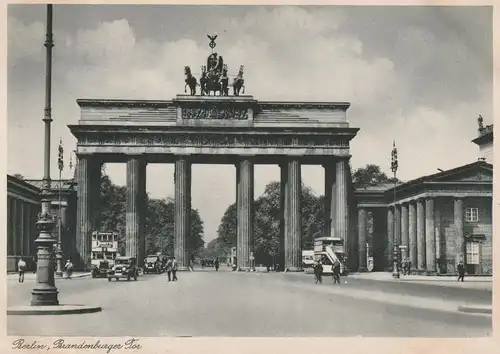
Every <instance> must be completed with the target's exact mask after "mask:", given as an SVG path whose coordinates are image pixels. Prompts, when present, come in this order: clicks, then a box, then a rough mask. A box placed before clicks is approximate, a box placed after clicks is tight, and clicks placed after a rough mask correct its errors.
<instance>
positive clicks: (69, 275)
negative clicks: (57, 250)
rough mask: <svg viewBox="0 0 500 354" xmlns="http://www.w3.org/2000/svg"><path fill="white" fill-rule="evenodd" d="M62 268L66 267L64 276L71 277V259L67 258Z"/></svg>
mask: <svg viewBox="0 0 500 354" xmlns="http://www.w3.org/2000/svg"><path fill="white" fill-rule="evenodd" d="M64 268H65V269H66V278H67V279H71V275H72V274H73V263H72V262H71V259H69V258H68V260H67V261H66V265H65V266H64Z"/></svg>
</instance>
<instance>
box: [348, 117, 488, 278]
mask: <svg viewBox="0 0 500 354" xmlns="http://www.w3.org/2000/svg"><path fill="white" fill-rule="evenodd" d="M473 142H474V143H476V144H478V145H479V153H480V156H479V158H478V160H477V161H476V162H472V163H470V164H467V165H463V166H459V167H456V168H453V169H450V170H447V171H441V172H439V173H436V174H432V175H428V176H423V177H420V178H417V179H414V180H411V181H408V182H405V183H402V184H399V185H397V186H396V187H395V189H396V190H395V192H396V199H395V201H394V185H392V184H388V185H377V186H368V187H366V188H358V189H356V190H355V193H354V194H355V196H354V199H355V204H356V205H357V209H358V212H357V219H358V227H357V234H356V235H355V236H354V237H355V238H357V241H356V242H353V244H356V245H357V249H356V251H357V257H356V258H357V259H356V260H355V261H356V263H357V267H358V268H359V269H360V270H362V271H363V270H365V269H366V264H365V261H364V259H365V258H366V256H365V254H366V248H365V247H366V241H365V240H369V241H370V242H371V245H370V244H368V248H370V249H372V251H373V254H372V255H373V257H374V266H375V267H374V268H375V270H388V271H390V270H392V260H393V244H394V240H396V243H397V245H398V246H399V247H398V248H399V250H398V254H399V257H400V259H403V258H406V257H409V259H410V260H411V263H412V268H413V271H415V272H417V273H421V274H454V273H456V264H457V263H458V261H459V260H463V261H464V263H465V265H466V269H467V272H468V274H478V275H479V274H492V271H493V266H492V203H493V200H492V194H493V164H492V161H493V125H490V126H487V127H485V128H483V129H480V130H479V136H478V137H477V138H476V139H474V140H473ZM368 218H370V219H371V220H373V232H372V233H371V234H370V235H367V233H368V232H367V225H368V221H367V220H368ZM369 236H371V237H369ZM351 265H352V263H351Z"/></svg>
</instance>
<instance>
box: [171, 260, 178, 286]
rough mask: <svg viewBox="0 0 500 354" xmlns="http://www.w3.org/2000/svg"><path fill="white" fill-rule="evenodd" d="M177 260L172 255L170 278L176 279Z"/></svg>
mask: <svg viewBox="0 0 500 354" xmlns="http://www.w3.org/2000/svg"><path fill="white" fill-rule="evenodd" d="M177 268H178V265H177V261H176V260H175V257H172V280H173V281H177V280H178V279H177Z"/></svg>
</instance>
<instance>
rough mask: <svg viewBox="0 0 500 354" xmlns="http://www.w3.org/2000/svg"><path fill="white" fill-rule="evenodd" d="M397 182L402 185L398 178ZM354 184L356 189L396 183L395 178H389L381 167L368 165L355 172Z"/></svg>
mask: <svg viewBox="0 0 500 354" xmlns="http://www.w3.org/2000/svg"><path fill="white" fill-rule="evenodd" d="M396 182H397V183H400V182H401V181H400V180H399V179H397V178H396ZM352 183H353V186H354V188H360V187H366V186H373V185H377V184H383V183H394V177H388V176H387V175H386V174H385V173H384V172H382V171H381V170H380V166H377V165H366V166H365V167H361V168H358V169H356V171H354V173H353V174H352Z"/></svg>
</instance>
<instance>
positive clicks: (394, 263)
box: [391, 141, 399, 279]
mask: <svg viewBox="0 0 500 354" xmlns="http://www.w3.org/2000/svg"><path fill="white" fill-rule="evenodd" d="M391 155H392V156H391V157H392V159H391V170H392V173H393V174H394V211H395V210H396V185H397V182H396V181H397V180H396V172H397V171H398V150H397V149H396V142H395V141H393V143H392V154H391ZM392 223H393V228H392V230H393V240H394V241H393V243H394V247H393V252H392V257H393V258H392V277H393V278H394V279H399V267H398V240H397V238H396V212H394V213H393V218H392Z"/></svg>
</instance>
